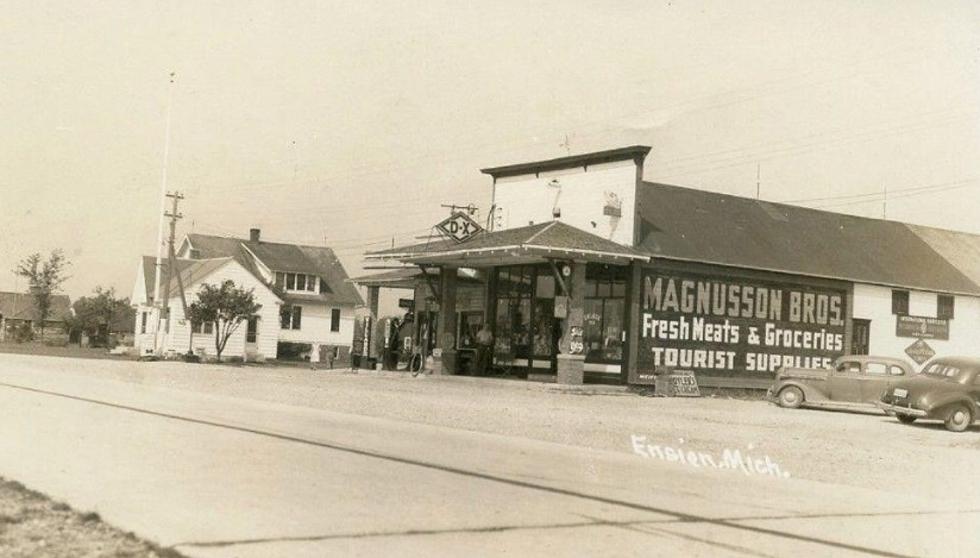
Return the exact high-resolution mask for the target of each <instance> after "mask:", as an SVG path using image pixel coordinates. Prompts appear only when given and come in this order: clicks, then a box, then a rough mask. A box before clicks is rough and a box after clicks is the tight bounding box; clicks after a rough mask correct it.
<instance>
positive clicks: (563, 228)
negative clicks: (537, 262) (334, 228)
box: [367, 221, 647, 261]
mask: <svg viewBox="0 0 980 558" xmlns="http://www.w3.org/2000/svg"><path fill="white" fill-rule="evenodd" d="M505 249H514V250H518V251H521V252H526V253H528V254H532V253H533V254H535V255H538V256H542V255H546V254H548V253H549V252H559V253H562V252H567V253H576V254H579V255H582V256H585V255H587V254H589V253H593V255H595V256H597V257H599V256H609V257H621V258H630V259H641V260H646V259H647V256H646V255H645V254H642V253H640V252H638V251H636V250H634V249H633V248H630V247H628V246H623V245H622V244H618V243H616V242H613V241H611V240H606V239H605V238H602V237H600V236H597V235H594V234H592V233H590V232H587V231H583V230H582V229H578V228H576V227H573V226H571V225H569V224H567V223H562V222H561V221H548V222H545V223H538V224H535V225H528V226H525V227H518V228H514V229H505V230H501V231H493V232H483V233H480V234H477V235H476V236H474V237H473V238H470V239H469V240H466V241H464V242H460V243H455V242H452V241H438V242H432V243H428V244H416V245H412V246H405V247H401V248H391V249H388V250H380V251H377V252H369V253H368V254H367V256H368V257H372V258H395V259H399V258H404V259H407V260H412V261H415V260H417V259H418V258H442V257H445V256H452V255H454V254H461V255H462V254H476V253H479V252H486V251H490V250H505Z"/></svg>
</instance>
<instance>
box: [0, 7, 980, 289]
mask: <svg viewBox="0 0 980 558" xmlns="http://www.w3.org/2000/svg"><path fill="white" fill-rule="evenodd" d="M467 6H469V7H467ZM0 49H2V51H0V220H2V221H0V222H2V223H3V225H2V226H3V232H2V235H0V290H14V289H17V290H22V289H23V288H24V285H23V282H22V281H20V282H18V281H17V280H16V279H15V277H14V275H13V273H12V272H11V270H12V269H13V267H14V266H15V264H16V262H17V261H18V260H19V259H21V258H22V257H24V256H26V255H28V254H29V253H31V252H34V251H41V252H47V251H49V250H51V249H52V248H58V247H60V248H63V249H64V250H65V252H66V254H67V255H68V257H69V258H70V259H71V260H72V262H73V266H72V269H71V273H72V278H71V280H70V281H69V282H68V283H67V284H66V286H65V288H66V291H67V292H68V293H69V294H70V295H71V296H72V298H77V297H78V296H81V295H85V294H88V293H90V292H91V290H92V289H93V288H94V287H95V286H96V285H105V286H113V287H116V289H117V290H118V291H120V293H121V294H123V295H124V296H129V294H130V292H131V290H132V286H133V283H134V280H135V271H136V266H137V262H138V259H139V256H140V255H141V254H154V253H155V246H156V237H157V222H158V220H157V216H158V215H159V212H160V185H161V177H162V174H163V167H164V161H163V159H164V158H163V152H164V137H165V133H164V130H165V124H166V112H167V104H168V101H167V99H168V74H169V73H170V72H176V74H177V78H176V83H175V85H174V87H173V102H172V129H171V141H170V157H169V162H168V164H167V168H168V181H169V188H170V189H171V190H179V191H181V192H183V193H184V195H185V196H186V199H185V200H184V202H183V205H182V207H181V211H182V213H183V214H184V215H185V218H184V219H183V221H181V222H180V224H179V227H178V238H179V237H181V236H182V235H183V233H184V232H187V231H189V230H192V229H193V230H194V231H197V232H205V233H216V234H226V235H237V236H246V235H247V233H248V229H249V227H251V226H258V227H261V228H262V231H263V237H264V238H266V239H270V240H283V241H295V242H303V243H314V244H322V243H323V242H324V241H326V243H327V244H328V245H330V246H332V247H334V248H335V249H336V251H337V252H338V255H339V256H340V257H341V259H342V261H343V262H344V263H345V265H346V267H347V269H348V272H349V273H350V274H351V275H357V274H359V273H360V272H361V269H360V265H361V258H360V256H361V254H363V252H364V251H365V250H370V249H378V248H382V247H385V246H386V245H390V243H391V238H392V237H395V242H396V243H399V244H402V243H408V242H412V241H414V240H415V239H414V237H415V236H416V235H420V234H424V233H425V232H426V230H427V229H428V228H429V227H430V226H431V225H432V224H434V223H435V222H437V221H438V220H440V219H441V218H442V217H444V216H445V215H446V210H445V209H443V208H440V207H439V204H442V203H459V204H465V203H468V202H473V203H475V204H477V205H480V206H482V207H483V208H484V210H485V209H486V207H487V203H488V200H489V196H490V179H489V178H488V177H486V176H484V175H482V174H480V173H479V170H478V169H479V168H481V167H486V166H493V165H500V164H507V163H515V162H521V161H530V160H537V159H544V158H551V157H558V156H562V155H565V154H567V153H568V152H569V150H570V152H571V153H573V154H574V153H582V152H586V151H592V150H598V149H607V148H613V147H619V146H623V145H631V144H646V145H650V146H652V147H653V150H652V152H651V155H650V157H649V158H648V159H647V163H646V168H645V176H646V178H647V179H648V180H657V181H663V182H669V183H673V184H678V185H682V186H691V187H697V188H702V189H705V190H712V191H719V192H727V193H732V194H737V195H745V196H754V195H755V190H756V172H757V167H758V168H761V193H762V198H763V199H768V200H773V201H797V200H808V201H801V202H799V203H801V205H808V206H811V207H827V208H828V209H831V210H834V211H843V212H849V213H854V214H859V215H866V216H874V217H881V216H882V214H883V211H884V210H885V204H884V203H883V201H882V199H883V197H884V196H883V192H884V191H885V190H886V189H887V190H888V191H889V195H888V200H887V217H888V218H889V219H896V220H902V221H908V222H912V223H919V224H923V225H932V226H940V227H946V228H953V229H959V230H966V231H970V232H974V233H980V220H978V216H980V157H978V155H980V2H975V1H972V0H969V1H962V2H952V1H950V2H902V1H887V2H886V1H860V2H859V1H846V2H845V1H836V2H835V1H828V0H820V1H813V2H800V1H794V2H785V1H782V2H747V1H746V2H732V1H721V2H685V1H670V2H650V1H622V0H619V1H616V2H604V3H600V2H585V1H574V0H566V1H562V2H542V1H539V2H527V3H520V2H506V1H496V2H481V3H476V2H472V3H463V2H404V1H401V2H336V3H328V2H286V1H279V2H250V1H245V0H235V1H231V0H227V1H221V2H196V1H186V2H162V1H161V2H134V1H125V2H123V1H115V2H81V1H72V2H38V1H33V0H32V1H26V2H21V1H14V2H11V1H9V0H8V1H6V2H4V7H3V17H2V18H0ZM566 137H567V145H568V147H565V146H564V145H563V144H565V143H566Z"/></svg>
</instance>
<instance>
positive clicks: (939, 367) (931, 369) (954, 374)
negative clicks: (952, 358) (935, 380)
mask: <svg viewBox="0 0 980 558" xmlns="http://www.w3.org/2000/svg"><path fill="white" fill-rule="evenodd" d="M922 373H923V374H927V375H929V376H939V377H943V378H950V379H957V378H960V377H962V376H963V375H965V374H966V372H964V371H963V370H962V369H960V368H958V367H956V366H950V365H949V364H946V363H943V362H933V363H932V364H930V365H929V366H927V367H926V368H925V370H923V371H922Z"/></svg>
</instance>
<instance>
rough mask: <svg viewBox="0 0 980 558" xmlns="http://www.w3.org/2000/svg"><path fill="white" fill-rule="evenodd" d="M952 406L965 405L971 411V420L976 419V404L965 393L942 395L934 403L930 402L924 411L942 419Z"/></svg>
mask: <svg viewBox="0 0 980 558" xmlns="http://www.w3.org/2000/svg"><path fill="white" fill-rule="evenodd" d="M953 405H966V406H967V407H969V408H970V410H971V411H973V418H974V419H976V418H977V415H978V413H977V402H976V401H974V400H973V399H972V398H970V396H969V395H967V394H965V393H944V394H942V395H940V396H939V397H937V398H936V400H935V401H930V402H929V408H928V409H925V411H927V412H928V413H929V415H930V416H932V417H936V418H943V416H944V415H945V412H946V410H947V409H949V408H950V407H952V406H953Z"/></svg>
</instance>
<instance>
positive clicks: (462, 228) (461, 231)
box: [436, 211, 483, 242]
mask: <svg viewBox="0 0 980 558" xmlns="http://www.w3.org/2000/svg"><path fill="white" fill-rule="evenodd" d="M436 230H438V231H439V232H440V233H441V234H442V235H443V236H445V237H446V238H451V239H453V240H455V241H456V242H463V241H464V240H469V239H470V238H473V236H474V235H476V233H478V232H480V231H482V230H483V228H482V227H480V225H479V223H477V222H476V221H474V220H473V218H472V217H470V216H469V215H467V214H465V213H463V212H462V211H457V212H456V213H453V214H452V215H450V216H449V217H447V218H446V219H445V220H443V221H442V222H441V223H439V224H438V225H436Z"/></svg>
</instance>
